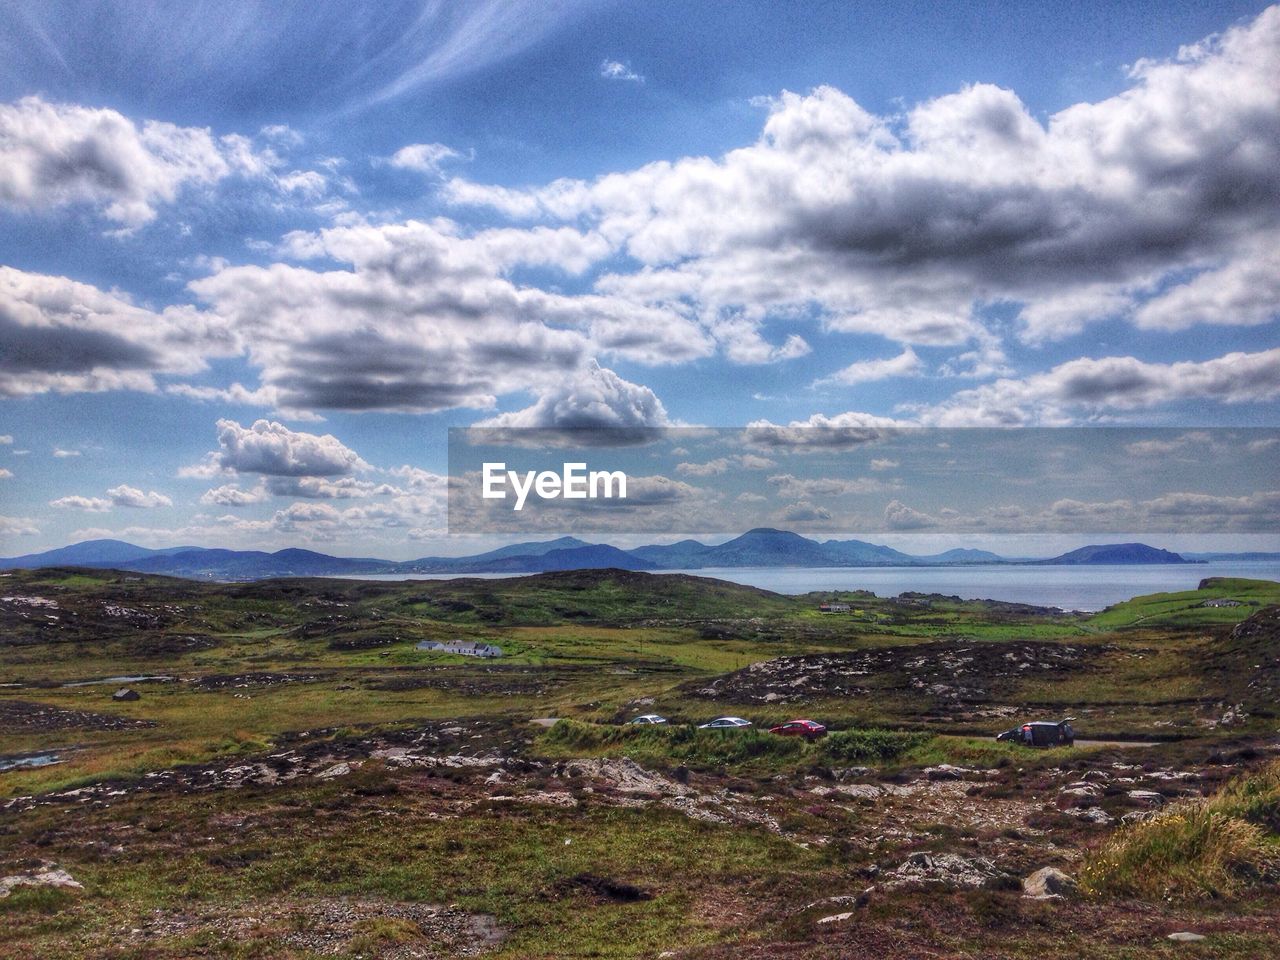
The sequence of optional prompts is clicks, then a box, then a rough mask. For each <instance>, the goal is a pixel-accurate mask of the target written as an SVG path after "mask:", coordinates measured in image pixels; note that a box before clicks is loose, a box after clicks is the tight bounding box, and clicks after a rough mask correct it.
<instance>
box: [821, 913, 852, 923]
mask: <svg viewBox="0 0 1280 960" xmlns="http://www.w3.org/2000/svg"><path fill="white" fill-rule="evenodd" d="M852 916H853V911H848V912H846V913H833V914H832V915H831V916H829V917H822V918H821V919H820V920H819V921H818V923H843V922H844V921H845V920H848V919H849V918H850V917H852Z"/></svg>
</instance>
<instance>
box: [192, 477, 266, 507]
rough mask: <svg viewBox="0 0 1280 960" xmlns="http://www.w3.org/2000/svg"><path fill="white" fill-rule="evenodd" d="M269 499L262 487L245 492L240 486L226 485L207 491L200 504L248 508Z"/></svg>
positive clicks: (201, 496) (201, 497) (202, 495)
mask: <svg viewBox="0 0 1280 960" xmlns="http://www.w3.org/2000/svg"><path fill="white" fill-rule="evenodd" d="M267 498H268V494H267V491H266V488H265V487H264V486H262V485H259V486H256V487H254V488H253V489H251V490H245V489H243V488H241V487H240V486H239V485H238V484H234V483H224V484H223V485H222V486H220V487H213V488H212V489H209V490H206V491H205V492H204V493H203V494H201V495H200V502H201V503H203V504H204V505H205V506H218V507H247V506H249V505H251V504H255V503H262V502H263V501H264V500H266V499H267Z"/></svg>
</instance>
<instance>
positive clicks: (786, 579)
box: [343, 560, 1280, 611]
mask: <svg viewBox="0 0 1280 960" xmlns="http://www.w3.org/2000/svg"><path fill="white" fill-rule="evenodd" d="M660 572H661V573H686V574H690V575H692V576H696V577H713V578H715V579H717V580H728V581H730V582H731V583H742V584H747V585H748V586H752V587H760V588H761V589H763V590H772V591H773V592H774V593H789V594H799V593H811V592H813V591H815V590H821V591H827V590H870V591H871V592H873V593H875V594H876V595H877V596H881V597H896V596H897V595H898V594H900V593H906V592H911V591H914V592H917V593H941V594H946V595H948V596H958V597H961V598H963V599H965V600H1007V601H1010V602H1012V603H1031V604H1035V605H1036V606H1041V607H1061V608H1062V609H1063V610H1087V611H1092V610H1101V609H1103V608H1104V607H1108V606H1110V605H1111V604H1113V603H1119V602H1120V601H1122V600H1128V599H1130V598H1131V597H1137V596H1141V595H1143V594H1147V593H1167V592H1173V591H1178V590H1194V589H1195V588H1196V585H1197V584H1198V583H1199V582H1200V581H1201V580H1203V579H1204V578H1205V577H1244V578H1247V579H1250V580H1276V581H1280V562H1277V561H1273V560H1222V561H1210V562H1209V563H1192V564H1119V565H1114V566H1112V565H1107V566H1062V567H1053V566H1044V567H1033V566H1019V565H992V566H945V567H703V568H701V569H699V570H663V571H660ZM513 576H527V574H514V573H478V574H477V573H472V574H450V573H445V574H424V573H419V574H380V575H372V574H371V575H369V576H367V577H344V578H343V579H365V580H453V579H458V578H460V577H476V578H481V579H504V578H507V577H513Z"/></svg>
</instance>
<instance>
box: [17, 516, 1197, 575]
mask: <svg viewBox="0 0 1280 960" xmlns="http://www.w3.org/2000/svg"><path fill="white" fill-rule="evenodd" d="M1197 562H1199V563H1203V562H1205V561H1203V560H1198V559H1196V560H1192V559H1187V558H1186V557H1183V556H1181V555H1179V554H1176V553H1172V552H1170V551H1168V550H1161V549H1158V548H1156V547H1150V546H1147V545H1146V544H1144V543H1112V544H1095V545H1093V546H1088V547H1081V548H1080V549H1079V550H1072V551H1071V552H1070V553H1064V554H1063V555H1062V556H1059V557H1053V558H1051V559H1048V560H1008V559H1006V558H1003V557H1000V556H999V555H997V554H994V553H991V552H990V551H987V550H972V549H965V548H956V549H952V550H947V551H944V552H943V553H937V554H932V555H929V556H913V555H911V554H908V553H903V552H901V551H900V550H895V549H893V548H892V547H886V546H883V545H880V544H875V543H868V542H866V541H864V540H826V541H823V542H821V543H820V542H818V541H817V540H810V539H809V538H808V537H802V536H800V535H799V534H797V533H791V532H789V531H787V530H774V529H771V528H768V527H761V528H758V529H755V530H748V531H747V532H746V533H744V534H743V535H742V536H740V537H735V538H734V539H732V540H729V541H727V542H725V543H719V544H712V545H707V544H704V543H700V542H698V541H697V540H681V541H680V542H679V543H671V544H650V545H648V546H644V547H636V548H635V549H632V550H622V549H619V548H618V547H614V546H611V545H609V544H607V543H587V542H586V541H583V540H579V539H577V538H576V537H560V538H558V539H556V540H545V541H535V542H530V543H515V544H510V545H509V546H505V547H499V548H498V549H496V550H489V551H487V552H485V553H479V554H475V555H473V556H469V557H421V558H419V559H417V560H408V561H404V562H397V561H393V560H379V559H377V558H374V557H333V556H329V555H328V554H325V553H317V552H315V551H314V550H300V549H296V548H295V549H287V550H278V551H276V552H275V553H266V552H264V551H261V550H225V549H205V548H203V547H170V548H167V549H164V550H151V549H148V548H146V547H139V546H136V545H134V544H131V543H125V542H124V541H121V540H87V541H85V542H84V543H77V544H72V545H71V546H68V547H61V548H59V549H57V550H48V551H46V552H44V553H34V554H27V555H25V556H21V557H13V558H11V559H8V560H0V568H6V567H7V568H14V567H49V566H83V567H99V568H104V567H105V568H116V569H121V570H132V571H135V572H138V573H159V574H168V575H170V576H177V577H189V578H193V579H200V580H262V579H266V578H268V577H325V576H368V575H374V574H399V575H407V576H412V575H414V574H434V573H454V574H467V573H542V572H545V571H567V570H592V569H604V568H616V569H621V570H699V569H705V568H708V567H850V568H857V567H918V566H957V565H964V564H1008V563H1018V564H1053V565H1074V564H1131V563H1197Z"/></svg>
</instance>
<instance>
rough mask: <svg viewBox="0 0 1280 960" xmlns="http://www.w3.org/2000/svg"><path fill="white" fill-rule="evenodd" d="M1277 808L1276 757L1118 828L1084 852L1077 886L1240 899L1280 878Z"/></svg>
mask: <svg viewBox="0 0 1280 960" xmlns="http://www.w3.org/2000/svg"><path fill="white" fill-rule="evenodd" d="M1278 809H1280V761H1277V762H1273V763H1271V764H1270V765H1268V766H1267V767H1264V768H1263V769H1262V770H1260V771H1257V772H1255V773H1252V774H1247V775H1245V776H1242V777H1238V778H1236V779H1235V780H1234V781H1232V782H1231V783H1230V784H1228V785H1227V786H1226V787H1225V788H1224V789H1223V790H1222V791H1220V792H1219V793H1218V794H1216V795H1215V796H1213V797H1209V798H1207V799H1203V800H1193V801H1187V802H1184V803H1179V804H1176V805H1174V806H1172V807H1170V808H1169V809H1167V810H1165V811H1163V812H1161V813H1158V814H1156V815H1155V816H1154V817H1151V818H1150V819H1148V820H1143V821H1140V822H1138V823H1136V824H1133V825H1131V826H1128V827H1125V828H1122V829H1121V830H1120V831H1118V832H1117V833H1116V834H1114V835H1113V836H1112V837H1111V838H1110V839H1109V840H1108V841H1107V842H1105V843H1104V844H1103V845H1102V846H1101V847H1099V848H1097V849H1096V850H1095V851H1094V852H1093V854H1092V855H1091V856H1090V858H1089V860H1088V861H1087V862H1086V864H1085V866H1084V869H1083V870H1082V871H1081V874H1080V881H1081V885H1082V886H1083V888H1084V889H1085V890H1086V891H1087V892H1089V893H1091V894H1094V895H1097V896H1121V897H1137V898H1141V899H1174V900H1185V899H1191V898H1197V897H1205V896H1209V897H1223V898H1232V897H1236V896H1240V895H1241V894H1243V893H1244V892H1245V891H1247V890H1248V889H1249V888H1251V887H1253V886H1256V885H1257V884H1259V883H1262V882H1266V881H1269V880H1273V879H1276V878H1277V877H1280V836H1278V835H1277V831H1276V813H1277V810H1278Z"/></svg>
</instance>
